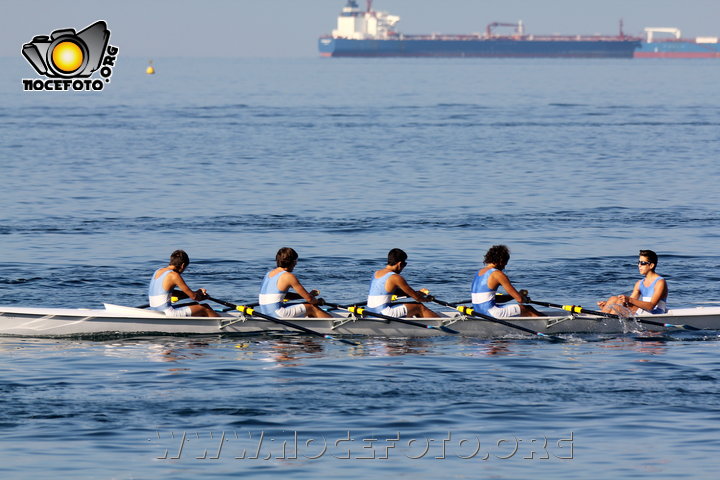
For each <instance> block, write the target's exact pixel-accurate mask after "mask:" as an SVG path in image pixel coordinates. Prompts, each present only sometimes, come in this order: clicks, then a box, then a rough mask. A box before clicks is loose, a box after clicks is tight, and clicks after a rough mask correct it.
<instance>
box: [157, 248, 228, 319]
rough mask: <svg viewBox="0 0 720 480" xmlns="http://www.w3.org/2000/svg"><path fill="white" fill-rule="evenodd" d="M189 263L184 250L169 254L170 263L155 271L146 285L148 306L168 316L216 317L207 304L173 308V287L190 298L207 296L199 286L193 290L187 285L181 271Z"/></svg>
mask: <svg viewBox="0 0 720 480" xmlns="http://www.w3.org/2000/svg"><path fill="white" fill-rule="evenodd" d="M188 265H190V257H188V254H187V253H185V251H184V250H175V251H174V252H173V253H172V254H171V255H170V264H169V265H168V266H167V267H165V268H160V269H158V270H156V271H155V273H154V274H153V276H152V279H150V286H149V287H148V299H149V303H150V308H151V309H153V310H158V311H160V312H164V313H165V315H167V316H168V317H189V316H193V317H218V316H219V315H218V314H217V313H216V312H215V310H213V309H212V307H210V306H209V305H207V304H204V303H203V304H198V305H186V306H184V307H180V308H175V307H173V306H172V303H171V297H172V290H173V288H175V287H177V288H179V289H180V290H181V291H182V292H183V293H184V294H185V295H187V297H188V298H189V299H191V300H195V301H200V300H203V299H205V298H207V296H208V295H207V291H206V290H205V289H204V288H199V289H197V290H195V291H193V290H191V289H190V287H188V286H187V284H186V283H185V280H183V278H182V273H183V272H184V271H185V269H186V268H187V267H188Z"/></svg>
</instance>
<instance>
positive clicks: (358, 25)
mask: <svg viewBox="0 0 720 480" xmlns="http://www.w3.org/2000/svg"><path fill="white" fill-rule="evenodd" d="M372 3H373V2H372V0H367V8H366V9H365V10H362V9H360V7H359V6H358V3H357V1H356V0H348V2H347V4H346V5H345V7H344V8H343V9H342V11H341V12H340V15H339V16H338V19H337V28H336V29H335V30H333V31H332V34H330V35H324V36H321V37H320V39H319V40H318V50H319V52H320V55H322V56H326V57H510V58H542V57H549V58H633V53H634V51H635V50H636V49H638V48H640V42H641V38H640V37H631V36H626V35H625V34H624V33H623V31H622V22H621V23H620V33H619V35H612V36H610V35H528V34H526V33H525V26H524V24H523V22H522V21H519V22H517V23H504V22H492V23H490V24H488V25H487V27H486V28H485V31H484V32H478V33H472V34H465V35H440V34H428V35H406V34H402V33H398V32H397V31H396V30H395V25H396V24H397V23H398V22H399V21H400V17H398V16H396V15H390V14H389V13H387V12H378V11H374V10H373V9H372ZM498 27H513V31H512V33H510V34H504V35H500V34H497V33H496V32H495V29H496V28H498Z"/></svg>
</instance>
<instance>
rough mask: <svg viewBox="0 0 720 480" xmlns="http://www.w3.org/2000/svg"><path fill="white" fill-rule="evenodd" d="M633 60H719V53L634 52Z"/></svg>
mask: <svg viewBox="0 0 720 480" xmlns="http://www.w3.org/2000/svg"><path fill="white" fill-rule="evenodd" d="M633 57H634V58H720V52H635V53H634V54H633Z"/></svg>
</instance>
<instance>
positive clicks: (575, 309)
mask: <svg viewBox="0 0 720 480" xmlns="http://www.w3.org/2000/svg"><path fill="white" fill-rule="evenodd" d="M528 303H534V304H535V305H540V306H541V307H550V308H560V309H562V310H566V311H568V312H572V313H587V314H590V315H598V316H600V317H606V318H615V319H617V320H628V318H625V317H621V316H620V315H615V314H614V313H607V312H598V311H597V310H588V309H587V308H583V307H581V306H579V305H560V304H559V303H548V302H538V301H535V300H530V299H528ZM632 319H633V320H636V321H637V322H639V323H645V324H647V325H655V326H656V327H666V328H679V329H682V330H701V329H700V328H697V327H693V326H692V325H685V324H681V325H676V324H674V323H662V322H655V321H653V320H647V319H645V318H644V317H632Z"/></svg>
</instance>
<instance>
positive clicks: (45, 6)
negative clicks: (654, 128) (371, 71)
mask: <svg viewBox="0 0 720 480" xmlns="http://www.w3.org/2000/svg"><path fill="white" fill-rule="evenodd" d="M345 3H346V0H116V1H107V0H71V1H68V2H63V1H58V0H0V6H2V11H3V14H2V18H0V56H3V57H12V56H16V55H19V54H20V50H21V48H22V45H23V44H24V43H27V42H29V41H30V40H32V38H33V37H34V36H36V35H49V34H50V32H52V31H53V30H56V29H61V28H74V29H76V30H81V29H83V28H85V27H86V26H88V25H90V24H92V23H94V22H96V21H97V20H105V21H106V22H107V23H108V27H109V29H110V31H111V37H110V44H111V45H115V46H118V47H119V48H120V50H121V55H123V56H127V57H143V58H146V57H147V58H149V57H164V56H167V57H169V56H172V57H203V56H211V57H276V58H278V57H313V56H317V55H318V54H317V38H318V36H320V35H321V34H326V33H330V32H331V31H332V29H333V28H335V24H336V18H337V14H338V13H339V12H340V10H341V9H342V7H343V6H344V5H345ZM358 3H359V4H360V5H361V6H363V7H364V5H365V0H358ZM374 9H375V10H381V11H388V12H390V13H391V14H393V15H398V16H400V23H399V24H398V25H397V30H398V31H400V32H402V33H408V34H418V33H433V32H435V33H474V32H482V31H484V30H485V26H486V25H487V24H488V23H490V22H494V21H498V22H517V21H518V20H522V21H523V22H524V23H525V26H526V33H529V34H551V33H560V34H594V33H603V34H615V33H617V32H618V22H619V20H620V19H621V18H622V19H623V21H624V24H625V28H624V29H625V33H626V34H633V35H641V34H642V31H643V28H644V27H677V28H680V29H681V30H682V32H683V36H686V37H695V36H720V0H434V1H433V0H375V1H374Z"/></svg>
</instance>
